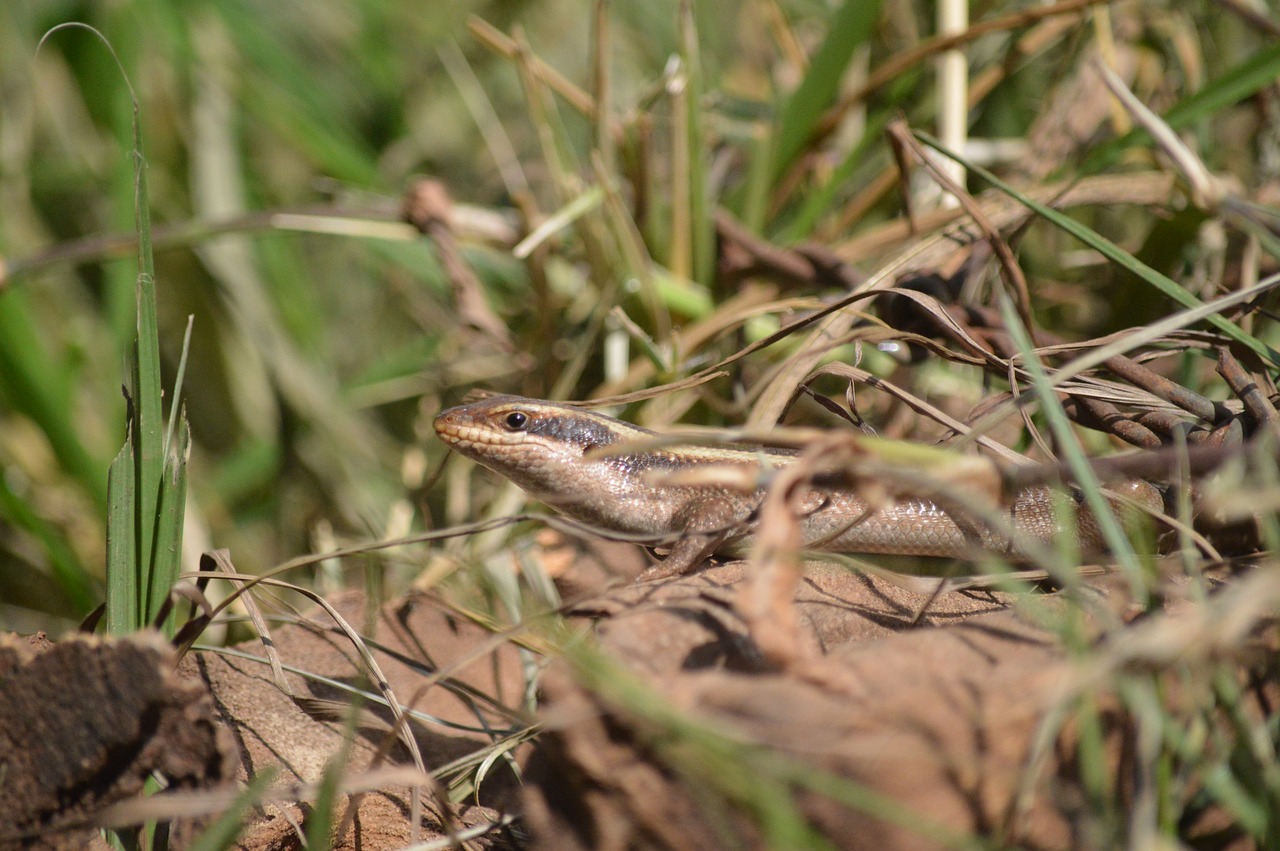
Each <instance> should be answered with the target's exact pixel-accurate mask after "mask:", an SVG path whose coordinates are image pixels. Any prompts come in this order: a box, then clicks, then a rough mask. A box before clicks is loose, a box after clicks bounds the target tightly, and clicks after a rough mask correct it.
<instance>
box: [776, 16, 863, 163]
mask: <svg viewBox="0 0 1280 851" xmlns="http://www.w3.org/2000/svg"><path fill="white" fill-rule="evenodd" d="M879 17H880V0H846V2H845V4H844V5H843V6H841V7H840V11H838V12H836V14H835V17H834V18H833V19H832V21H831V28H830V29H829V30H828V32H827V37H826V39H825V40H824V41H823V42H822V47H820V48H818V52H817V54H816V55H814V57H813V62H812V63H811V64H810V66H809V73H807V74H806V75H805V78H804V81H803V82H801V83H800V87H799V88H797V89H796V90H795V93H794V94H792V95H791V97H790V98H789V99H788V100H787V104H786V106H784V107H783V109H782V117H781V120H780V123H779V127H778V133H777V139H778V146H777V148H776V149H775V152H774V157H773V178H774V181H775V182H776V181H777V180H778V178H780V177H781V176H782V175H783V174H784V173H785V172H786V170H787V169H788V168H790V167H791V164H792V163H793V162H794V161H795V159H796V157H798V156H799V155H800V153H801V152H802V151H803V150H804V149H805V146H806V145H807V144H808V143H809V138H810V137H811V136H812V135H813V130H814V128H815V127H816V126H817V124H818V121H819V120H820V119H821V118H822V114H823V112H824V111H825V110H826V108H827V107H829V106H830V105H831V104H832V102H833V101H834V100H835V97H836V93H837V92H838V91H839V89H840V79H841V77H843V76H844V72H845V69H846V68H847V67H848V66H849V60H850V59H852V58H853V54H854V51H856V50H857V49H858V47H859V46H861V45H863V44H865V43H866V42H867V40H868V39H869V38H870V37H871V32H872V29H873V28H874V27H875V24H876V20H877V19H878V18H879Z"/></svg>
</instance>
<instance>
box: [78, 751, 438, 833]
mask: <svg viewBox="0 0 1280 851" xmlns="http://www.w3.org/2000/svg"><path fill="white" fill-rule="evenodd" d="M428 780H429V778H428V777H427V776H426V775H425V774H423V773H422V772H421V771H419V770H418V769H416V768H410V767H409V766H405V765H398V766H389V767H384V768H375V769H373V770H371V771H363V772H360V773H359V774H352V775H349V776H344V777H343V778H342V780H341V782H340V783H339V787H338V788H339V789H340V790H341V791H342V792H343V793H346V794H356V793H359V792H376V791H377V790H379V789H386V788H389V787H395V786H421V785H424V784H425V783H426V782H428ZM319 791H320V784H319V783H300V784H294V785H289V786H275V787H272V788H269V789H265V790H263V792H262V795H261V797H260V798H259V799H258V801H257V803H259V804H267V803H280V802H285V801H308V800H313V799H314V798H315V797H316V795H317V794H319ZM240 792H241V790H240V789H238V788H233V789H226V790H212V789H211V790H205V791H200V792H177V791H175V792H166V793H164V794H163V795H152V796H151V797H149V798H141V799H137V800H133V801H125V802H123V803H119V804H113V805H112V806H110V807H107V808H106V809H104V810H101V811H100V812H99V813H98V815H97V818H96V819H95V824H96V825H97V826H98V827H106V828H119V827H129V826H131V825H136V824H144V823H146V822H152V821H167V820H170V819H180V818H189V817H192V816H202V815H209V814H211V813H218V812H222V811H223V810H225V809H226V808H227V807H229V806H231V805H232V804H233V803H235V801H236V799H237V798H238V797H239V795H240Z"/></svg>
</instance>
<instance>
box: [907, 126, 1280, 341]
mask: <svg viewBox="0 0 1280 851" xmlns="http://www.w3.org/2000/svg"><path fill="white" fill-rule="evenodd" d="M915 135H916V137H917V138H919V139H920V141H922V142H923V143H924V144H926V145H928V146H929V147H931V148H933V149H934V150H935V151H937V152H938V153H940V154H942V155H943V156H945V157H948V158H950V159H953V160H956V161H957V162H962V163H963V164H964V166H965V168H967V169H969V171H970V173H971V174H974V175H977V176H979V177H981V178H982V179H983V180H986V181H987V182H988V183H990V184H991V185H992V186H994V187H996V188H997V189H999V190H1000V191H1001V192H1004V193H1005V194H1006V195H1008V196H1010V197H1011V198H1015V199H1017V200H1018V202H1019V203H1021V204H1023V205H1025V206H1026V207H1027V208H1028V209H1031V210H1034V211H1035V212H1036V213H1037V214H1038V215H1040V216H1042V217H1043V218H1045V219H1046V220H1048V221H1049V222H1050V223H1051V224H1053V225H1055V226H1057V227H1059V228H1061V229H1062V230H1064V231H1066V232H1067V233H1069V234H1071V235H1072V236H1074V237H1075V238H1076V239H1078V240H1080V241H1081V242H1083V243H1084V244H1085V245H1087V246H1089V247H1090V248H1092V249H1094V250H1095V251H1097V252H1098V253H1099V254H1101V255H1103V256H1104V257H1106V258H1107V259H1108V260H1110V261H1111V262H1113V263H1115V264H1116V265H1117V266H1120V267H1121V268H1123V269H1126V270H1127V271H1129V272H1132V273H1133V274H1134V275H1136V276H1137V277H1139V278H1141V279H1142V280H1143V281H1146V282H1147V283H1148V284H1150V285H1151V286H1153V287H1155V288H1156V289H1157V290H1159V291H1160V292H1161V293H1163V294H1164V295H1166V296H1168V297H1169V298H1171V299H1172V300H1174V301H1175V302H1177V303H1178V304H1180V305H1182V306H1183V307H1190V308H1197V307H1202V306H1203V304H1204V303H1203V302H1201V301H1200V299H1198V298H1196V297H1195V296H1193V295H1192V294H1191V293H1189V292H1187V291H1186V289H1184V288H1183V287H1182V285H1181V284H1179V283H1178V282H1176V281H1174V280H1173V279H1172V278H1170V277H1168V276H1167V275H1164V274H1162V273H1160V272H1158V271H1156V270H1155V269H1152V268H1151V267H1150V266H1148V265H1147V264H1146V263H1143V262H1142V261H1141V260H1139V259H1138V258H1136V257H1134V256H1133V255H1132V254H1130V253H1129V252H1127V251H1125V250H1124V249H1123V248H1121V247H1120V246H1118V245H1116V244H1115V243H1114V242H1112V241H1111V240H1109V239H1107V238H1106V237H1105V236H1102V235H1101V234H1098V233H1096V232H1095V231H1092V230H1090V229H1089V228H1087V227H1086V226H1084V225H1082V224H1080V223H1079V222H1077V221H1075V220H1074V219H1072V218H1071V217H1070V216H1067V215H1064V214H1063V213H1060V212H1058V211H1057V210H1055V209H1053V208H1052V207H1047V206H1045V205H1044V204H1041V203H1039V202H1038V201H1035V200H1033V199H1032V198H1030V197H1029V196H1027V195H1025V194H1023V193H1021V192H1019V191H1018V190H1017V189H1014V188H1013V187H1012V186H1010V185H1009V184H1007V183H1005V182H1004V181H1003V180H1001V179H1000V178H998V177H996V176H995V175H994V174H992V173H991V172H989V171H987V170H986V169H984V168H982V167H981V166H978V165H974V164H973V163H971V162H968V161H966V160H963V159H961V158H960V157H957V156H956V155H955V154H953V153H951V152H950V151H948V150H946V149H945V148H943V147H942V145H941V144H940V143H939V142H938V141H937V140H936V139H934V138H933V137H931V136H929V135H928V134H927V133H922V132H920V131H916V133H915ZM1205 321H1206V322H1208V323H1209V324H1210V325H1212V326H1213V327H1214V328H1216V329H1218V330H1219V331H1221V332H1222V333H1223V334H1226V335H1227V336H1228V337H1230V338H1231V339H1232V340H1235V341H1236V342H1237V343H1240V344H1241V345H1242V346H1245V347H1246V348H1248V349H1250V350H1251V351H1253V352H1255V353H1257V354H1258V355H1259V356H1261V357H1263V358H1265V359H1266V360H1268V361H1270V362H1271V363H1273V364H1276V365H1280V352H1277V351H1276V350H1275V349H1273V348H1271V347H1270V346H1268V345H1267V344H1266V343H1263V342H1262V341H1261V340H1258V339H1257V338H1255V337H1253V336H1252V335H1250V334H1246V333H1245V332H1244V331H1242V330H1241V329H1240V327H1239V326H1238V325H1236V324H1235V323H1234V322H1232V321H1231V320H1229V319H1226V318H1225V317H1223V316H1220V315H1218V314H1216V313H1215V314H1210V315H1209V316H1207V317H1205Z"/></svg>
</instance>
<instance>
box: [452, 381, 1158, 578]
mask: <svg viewBox="0 0 1280 851" xmlns="http://www.w3.org/2000/svg"><path fill="white" fill-rule="evenodd" d="M434 428H435V432H436V434H437V435H438V436H439V438H440V439H441V440H442V441H443V442H444V443H445V444H447V445H448V446H449V447H450V448H452V449H453V450H454V451H456V452H458V453H459V454H461V455H463V456H465V457H467V458H470V459H472V460H473V461H476V462H477V463H479V464H480V465H482V466H484V467H486V468H488V469H490V470H492V471H493V472H495V473H498V474H499V475H501V476H503V477H505V478H507V479H509V480H510V481H512V482H514V483H515V484H516V485H518V486H519V487H520V488H521V489H522V490H524V491H525V492H526V493H527V494H529V495H530V496H532V497H534V498H535V499H537V500H539V501H541V502H542V503H544V504H546V505H547V506H549V507H551V508H553V509H555V510H556V511H558V512H560V513H562V514H564V515H566V516H568V517H570V518H573V519H575V520H578V521H581V522H582V523H585V524H588V525H589V526H592V527H595V528H597V529H600V530H604V531H607V532H614V533H622V534H625V535H627V536H631V537H632V539H636V540H642V541H645V542H649V543H652V544H655V545H669V547H670V550H669V552H668V553H667V556H666V558H665V559H664V560H663V561H662V563H661V564H659V565H657V566H656V567H655V568H651V569H650V570H649V571H646V572H645V573H644V574H642V576H641V579H656V578H661V577H666V576H671V575H675V574H680V573H687V572H690V571H692V570H693V569H694V568H696V567H697V566H698V565H699V564H701V563H702V562H703V561H705V560H706V559H707V558H708V557H710V556H711V555H738V554H742V553H745V552H746V551H747V550H748V549H749V548H750V546H751V544H752V542H753V540H754V537H753V532H752V527H753V524H754V522H755V520H756V516H757V512H758V509H759V507H760V505H761V503H762V501H763V498H764V488H765V485H764V484H763V482H764V481H765V480H766V479H767V478H768V475H767V474H768V473H769V472H770V471H771V470H772V471H779V470H782V469H785V468H786V467H788V466H790V465H792V464H795V463H797V462H798V460H799V458H800V455H799V453H797V452H795V451H789V450H784V449H773V448H745V447H736V446H710V445H708V446H702V445H696V444H693V443H689V444H685V443H678V444H671V445H668V444H666V443H664V442H662V441H661V440H660V439H659V435H657V434H656V433H654V432H652V431H650V430H648V429H644V428H641V427H639V426H636V425H632V424H631V423H627V422H624V421H622V420H619V419H615V418H613V417H609V416H605V415H604V414H599V413H595V412H592V411H588V410H585V409H582V408H574V407H568V406H564V405H558V404H556V403H554V402H547V401H542V400H538V399H529V398H525V397H522V396H510V395H498V396H491V397H488V398H485V399H481V400H479V401H474V402H470V403H467V404H463V405H459V406H457V407H454V408H450V409H449V410H446V411H444V412H442V413H441V414H439V416H437V417H436V418H435V421H434ZM699 471H701V472H703V473H705V474H706V475H702V476H699V475H697V473H698V472H699ZM718 474H722V475H718ZM718 479H719V480H718ZM743 482H756V483H758V484H755V485H754V486H750V485H749V486H743ZM1122 490H1124V491H1127V492H1128V493H1127V495H1128V496H1130V497H1131V498H1134V499H1136V500H1137V501H1139V502H1140V503H1143V504H1147V505H1151V506H1153V507H1156V508H1158V507H1160V506H1162V505H1163V498H1162V497H1161V495H1160V493H1159V491H1158V490H1157V489H1156V488H1155V486H1154V485H1152V484H1150V483H1149V482H1146V481H1144V480H1133V481H1130V482H1125V483H1124V484H1123V488H1122ZM1001 511H1002V513H1003V514H1004V519H1005V520H1006V521H1007V523H1006V524H1004V525H1006V526H1007V527H1008V528H1009V529H1013V530H1015V532H1016V534H1015V535H1013V536H1010V535H1008V534H1007V533H1006V532H1005V531H997V530H995V529H990V528H986V527H985V526H983V525H982V524H981V523H976V522H975V521H974V520H973V519H972V518H966V517H961V516H960V512H958V511H954V512H949V511H947V510H945V509H944V508H943V507H941V506H940V505H938V504H937V503H936V502H934V501H932V500H930V499H925V498H920V497H914V496H913V497H907V498H897V499H893V500H888V501H885V500H877V501H876V503H875V504H874V505H873V504H872V503H871V502H869V501H868V500H867V499H865V498H864V497H863V496H860V495H859V494H858V493H856V492H855V490H854V489H853V488H851V487H848V486H831V487H823V486H822V485H821V484H820V483H819V482H817V481H815V482H813V483H812V484H811V485H810V487H809V488H808V490H807V492H806V493H805V494H804V496H803V499H802V510H801V511H800V522H801V524H802V527H803V528H802V533H803V539H804V540H805V541H806V542H808V543H807V545H808V546H812V547H813V548H817V549H822V550H826V551H832V552H850V553H854V552H857V553H879V554H892V555H907V556H934V557H952V558H955V557H965V556H971V555H973V554H974V553H975V552H976V551H977V550H979V549H986V550H989V551H994V552H996V553H999V554H1001V555H1004V556H1007V557H1010V558H1014V559H1017V558H1021V557H1025V556H1026V555H1027V553H1025V552H1024V550H1023V547H1022V545H1021V543H1020V540H1031V541H1036V542H1038V543H1041V544H1051V543H1052V542H1053V540H1054V539H1055V538H1056V537H1057V536H1058V535H1060V534H1062V529H1061V526H1062V525H1063V524H1062V522H1061V521H1060V518H1059V516H1058V512H1057V510H1056V509H1055V501H1054V496H1053V492H1052V490H1051V489H1050V488H1048V487H1046V486H1038V487H1031V488H1027V489H1025V490H1022V491H1019V492H1017V493H1016V494H1014V495H1013V498H1012V500H1011V501H1010V503H1009V504H1008V505H1007V506H1005V507H1004V508H1002V509H1001ZM1075 519H1076V521H1077V522H1076V523H1075V524H1073V525H1072V526H1071V527H1069V528H1072V529H1074V531H1075V534H1076V535H1077V543H1078V544H1079V547H1080V549H1081V551H1082V552H1084V553H1089V554H1093V553H1099V552H1103V551H1105V545H1104V544H1103V542H1102V539H1101V535H1100V533H1099V532H1098V529H1097V527H1096V524H1095V523H1094V522H1093V518H1092V515H1090V514H1089V513H1088V511H1087V509H1084V508H1079V509H1078V510H1077V512H1076V518H1075Z"/></svg>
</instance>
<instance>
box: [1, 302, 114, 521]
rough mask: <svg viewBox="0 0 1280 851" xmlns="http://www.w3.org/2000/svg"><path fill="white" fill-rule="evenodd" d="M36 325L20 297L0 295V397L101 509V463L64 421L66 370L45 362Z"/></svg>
mask: <svg viewBox="0 0 1280 851" xmlns="http://www.w3.org/2000/svg"><path fill="white" fill-rule="evenodd" d="M39 327H40V322H38V321H37V320H36V317H35V316H34V315H33V313H32V311H31V310H30V309H29V308H28V306H27V303H26V301H25V299H24V298H23V296H22V293H20V292H17V291H13V290H10V291H6V292H4V293H3V295H0V395H2V396H3V398H4V399H5V401H6V402H7V403H8V404H9V405H11V406H12V407H13V408H14V409H15V410H18V411H21V412H22V413H23V414H25V415H26V416H28V417H30V418H31V420H32V421H33V422H34V423H35V424H36V425H37V426H38V427H39V428H40V431H41V432H42V433H43V434H44V436H45V438H46V439H47V440H48V441H49V447H50V448H51V449H52V450H53V453H54V454H55V455H56V456H57V458H58V462H59V463H60V464H61V465H62V467H63V469H65V470H67V472H69V473H71V475H73V476H74V477H75V478H76V480H77V481H79V482H80V485H81V487H83V488H84V489H85V491H86V492H87V493H88V494H89V496H90V497H92V498H93V501H94V503H95V504H96V505H98V506H99V508H100V509H101V508H105V507H106V504H107V488H106V482H105V481H104V479H103V476H102V462H103V461H104V460H105V459H101V458H95V457H94V456H93V453H91V452H90V451H89V450H88V449H86V448H85V445H84V443H83V442H82V441H81V440H80V437H79V435H78V434H76V429H75V420H74V419H73V418H72V417H69V416H68V415H67V412H68V411H69V410H70V408H71V401H70V400H71V393H70V390H69V388H68V386H67V381H66V370H65V368H63V367H62V366H60V365H58V364H56V363H55V362H54V360H53V359H52V358H51V357H50V356H49V353H48V351H47V350H46V348H45V345H44V342H43V341H42V340H41V339H40V337H39V335H38V334H37V333H36V329H38V328H39Z"/></svg>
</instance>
